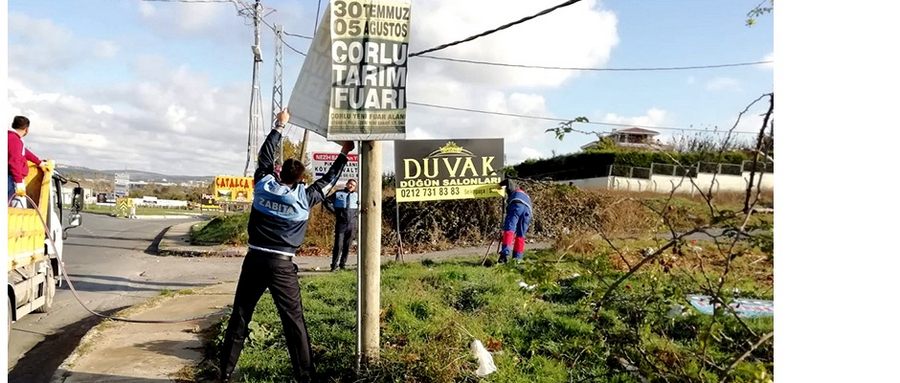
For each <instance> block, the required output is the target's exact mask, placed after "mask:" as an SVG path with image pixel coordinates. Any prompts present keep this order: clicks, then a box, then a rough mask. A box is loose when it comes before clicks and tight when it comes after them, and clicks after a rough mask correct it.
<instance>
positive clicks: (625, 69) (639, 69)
mask: <svg viewBox="0 0 900 383" xmlns="http://www.w3.org/2000/svg"><path fill="white" fill-rule="evenodd" d="M284 34H286V35H288V36H293V37H300V38H303V39H308V40H309V39H312V37H311V36H305V35H298V34H296V33H288V32H284ZM410 57H413V56H412V55H410ZM415 57H417V58H426V59H431V60H442V61H452V62H458V63H465V64H477V65H492V66H500V67H513V68H528V69H546V70H577V71H596V72H649V71H673V70H691V69H712V68H727V67H739V66H750V65H762V64H771V63H773V62H774V61H772V60H766V61H750V62H739V63H725V64H709V65H690V66H669V67H632V68H629V67H620V68H590V67H566V66H546V65H528V64H514V63H502V62H492V61H479V60H470V59H461V58H455V57H441V56H430V55H419V56H415Z"/></svg>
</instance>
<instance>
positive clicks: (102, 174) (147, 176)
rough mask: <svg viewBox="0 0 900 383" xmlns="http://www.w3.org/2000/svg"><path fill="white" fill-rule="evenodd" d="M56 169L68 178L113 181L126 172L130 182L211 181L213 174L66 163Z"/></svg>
mask: <svg viewBox="0 0 900 383" xmlns="http://www.w3.org/2000/svg"><path fill="white" fill-rule="evenodd" d="M57 169H58V170H59V172H60V173H62V174H63V175H65V176H66V177H69V178H75V179H94V180H109V181H113V180H114V179H115V176H116V173H128V178H129V180H131V181H132V182H136V181H144V182H175V183H180V182H189V181H206V182H209V181H212V178H213V176H185V175H169V174H161V173H154V172H148V171H143V170H133V169H129V170H121V169H111V170H97V169H91V168H86V167H83V166H70V165H66V164H59V165H58V166H57Z"/></svg>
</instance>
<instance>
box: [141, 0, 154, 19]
mask: <svg viewBox="0 0 900 383" xmlns="http://www.w3.org/2000/svg"><path fill="white" fill-rule="evenodd" d="M138 12H140V14H141V16H143V17H145V18H149V17H153V15H155V14H156V7H154V6H153V4H150V3H149V2H146V1H142V2H140V3H138Z"/></svg>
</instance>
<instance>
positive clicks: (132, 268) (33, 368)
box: [8, 214, 242, 383]
mask: <svg viewBox="0 0 900 383" xmlns="http://www.w3.org/2000/svg"><path fill="white" fill-rule="evenodd" d="M181 222H185V220H171V219H169V220H126V219H119V218H113V217H109V216H104V215H97V214H83V225H82V226H81V227H79V228H75V229H72V230H70V231H69V237H68V239H67V240H66V242H65V244H64V245H63V250H62V253H63V259H64V262H65V265H66V270H67V272H68V274H69V276H70V277H71V278H72V283H73V284H74V285H75V288H76V289H77V290H78V295H79V297H81V299H82V300H83V301H84V302H85V304H86V305H87V306H88V307H90V308H91V309H93V310H94V311H97V312H101V313H104V314H109V313H112V312H114V311H116V310H118V309H121V308H125V307H128V306H132V305H135V304H138V303H141V302H143V301H146V300H147V299H148V298H150V297H153V296H157V295H159V293H160V291H161V290H163V289H171V290H177V289H185V288H192V287H196V286H202V285H208V284H213V283H217V282H220V281H229V280H231V281H233V280H236V279H237V276H238V272H239V271H240V263H241V261H242V258H181V257H159V256H156V255H154V250H155V249H153V248H152V245H153V244H154V241H155V240H156V239H157V238H158V236H159V235H160V234H161V232H162V231H163V230H164V229H165V228H167V227H169V226H171V225H174V224H177V223H181ZM168 319H177V318H168ZM99 322H100V319H99V318H97V317H94V316H93V315H91V314H89V313H88V312H87V311H86V310H84V308H82V307H81V306H80V305H79V304H78V302H76V301H75V299H74V297H73V295H72V293H71V291H69V289H68V285H66V284H65V283H64V285H63V287H57V290H56V297H55V298H54V300H53V308H52V309H51V311H50V313H47V314H38V313H32V314H29V315H27V316H25V317H23V318H21V319H20V320H19V321H17V322H16V323H14V324H13V326H12V331H11V332H10V342H9V347H8V350H9V358H8V362H9V371H8V372H9V375H8V378H9V381H10V382H29V383H39V382H47V381H49V379H50V377H51V376H52V375H53V372H54V371H55V370H56V367H57V366H59V365H60V363H62V361H63V360H64V359H65V358H66V357H68V356H69V354H71V352H72V351H73V350H74V349H75V347H76V346H77V345H78V343H79V341H80V340H81V338H82V337H83V336H84V334H85V333H86V332H87V331H88V330H89V329H90V328H91V327H93V326H95V325H96V324H97V323H99Z"/></svg>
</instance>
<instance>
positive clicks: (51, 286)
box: [34, 267, 56, 313]
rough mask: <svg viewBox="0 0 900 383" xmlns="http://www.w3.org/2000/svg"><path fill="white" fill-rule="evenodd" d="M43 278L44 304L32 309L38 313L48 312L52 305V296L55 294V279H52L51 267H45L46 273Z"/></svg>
mask: <svg viewBox="0 0 900 383" xmlns="http://www.w3.org/2000/svg"><path fill="white" fill-rule="evenodd" d="M44 278H45V279H44V304H43V305H42V306H41V307H38V308H37V309H36V310H34V311H36V312H39V313H48V312H50V309H51V308H52V307H53V297H54V296H55V295H56V280H55V279H53V269H52V268H49V267H48V268H47V275H46V276H45V277H44Z"/></svg>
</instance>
